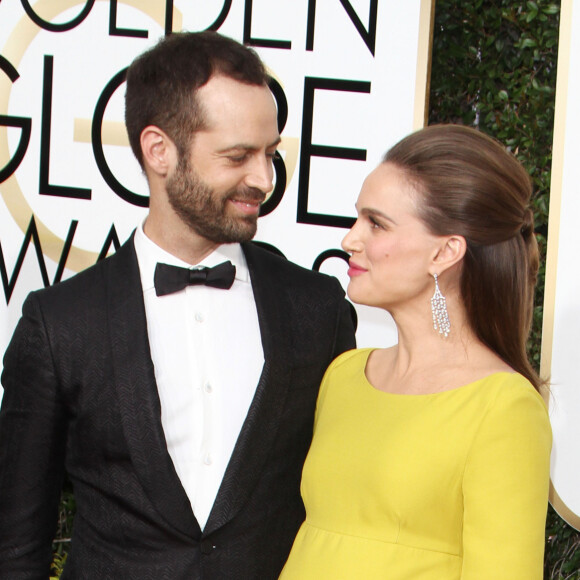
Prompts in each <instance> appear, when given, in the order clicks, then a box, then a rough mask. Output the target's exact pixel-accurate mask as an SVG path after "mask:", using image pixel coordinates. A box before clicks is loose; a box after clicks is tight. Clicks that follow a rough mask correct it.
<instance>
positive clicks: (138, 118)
mask: <svg viewBox="0 0 580 580" xmlns="http://www.w3.org/2000/svg"><path fill="white" fill-rule="evenodd" d="M214 75H224V76H226V77H229V78H231V79H234V80H236V81H239V82H242V83H246V84H250V85H266V84H267V82H268V75H267V73H266V70H265V67H264V65H263V63H262V61H261V60H260V58H259V56H258V55H257V54H256V53H255V52H254V51H253V50H252V49H250V48H248V47H246V46H243V45H242V44H240V43H239V42H236V41H235V40H233V39H231V38H228V37H226V36H222V35H220V34H218V33H216V32H210V31H205V32H180V33H174V34H171V35H169V36H166V37H164V38H162V39H161V40H160V41H159V42H158V43H157V44H156V45H155V46H154V47H153V48H151V49H149V50H148V51H146V52H144V53H143V54H141V55H140V56H138V57H137V58H136V59H135V60H134V61H133V63H132V64H131V65H130V66H129V68H128V70H127V89H126V94H125V123H126V125H127V133H128V135H129V143H130V144H131V148H132V149H133V153H134V154H135V156H136V157H137V160H138V161H139V163H140V164H141V167H143V152H142V151H141V144H140V138H141V133H142V131H143V129H145V127H147V126H149V125H155V126H156V127H159V128H160V129H162V130H163V131H164V132H165V133H167V135H168V136H169V138H170V139H171V140H172V141H173V142H174V143H175V145H176V147H177V150H178V152H179V155H180V156H183V155H185V154H187V153H188V151H189V147H190V144H191V141H192V136H193V134H194V132H195V131H198V130H200V129H202V128H203V127H204V123H205V118H204V112H203V110H201V108H200V104H199V102H198V99H197V97H196V92H197V89H199V88H201V87H203V86H204V85H205V84H206V83H207V82H208V81H209V80H210V78H211V77H212V76H214Z"/></svg>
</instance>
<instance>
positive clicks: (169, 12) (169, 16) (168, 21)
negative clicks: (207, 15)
mask: <svg viewBox="0 0 580 580" xmlns="http://www.w3.org/2000/svg"><path fill="white" fill-rule="evenodd" d="M231 7H232V0H225V1H224V5H223V6H222V11H221V12H220V13H219V16H218V17H217V18H216V19H215V20H214V22H213V24H211V25H210V26H208V27H207V28H206V30H213V31H214V32H215V31H217V30H219V29H220V27H221V25H222V24H223V23H224V22H225V20H226V18H227V16H228V14H229V13H230V8H231ZM172 31H173V0H165V34H171V32H172Z"/></svg>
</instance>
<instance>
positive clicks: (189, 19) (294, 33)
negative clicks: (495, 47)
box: [0, 0, 433, 353]
mask: <svg viewBox="0 0 580 580" xmlns="http://www.w3.org/2000/svg"><path fill="white" fill-rule="evenodd" d="M432 12H433V5H432V1H431V0H406V1H405V2H401V1H400V0H381V1H380V2H378V0H318V1H315V0H276V1H272V0H253V1H252V0H213V1H211V0H173V1H172V0H165V1H164V0H106V1H105V0H96V1H95V0H86V1H82V0H38V1H34V0H2V1H0V196H1V197H0V243H1V254H0V273H1V274H2V287H3V291H2V290H0V353H3V352H4V350H5V348H6V346H7V343H8V341H9V339H10V337H11V335H12V332H13V329H14V325H15V324H16V322H17V320H18V318H19V316H20V311H21V305H22V301H23V300H24V298H25V297H26V295H27V294H28V292H30V291H31V290H33V289H36V288H41V287H43V286H46V285H48V284H53V283H54V282H55V281H58V280H60V279H65V278H67V277H69V276H71V275H73V274H74V273H76V272H78V271H79V270H82V269H83V268H86V267H88V266H89V265H91V264H93V263H95V261H96V260H97V258H98V256H99V255H100V254H101V253H103V252H104V253H110V252H111V251H114V248H115V242H117V241H120V242H123V241H125V240H126V239H127V237H128V236H129V235H130V233H131V231H132V230H133V229H134V227H135V226H136V224H138V223H139V222H140V221H141V220H142V219H143V218H144V216H145V214H146V209H145V207H144V205H146V201H147V187H146V183H145V180H144V178H143V176H142V175H141V173H140V170H139V167H138V164H137V162H136V161H135V160H134V158H133V156H132V154H131V152H130V149H129V147H128V143H127V137H126V133H125V130H124V126H123V95H124V84H123V83H122V80H121V79H122V76H119V75H122V71H123V70H124V69H125V67H127V66H128V64H129V63H130V62H131V61H132V60H133V58H134V57H135V56H136V55H137V54H139V53H141V52H143V50H145V49H146V48H148V47H149V46H150V45H152V44H153V43H155V42H156V41H157V39H158V38H159V37H160V36H162V35H163V34H164V31H165V30H168V29H170V27H171V22H172V29H173V30H182V29H184V30H191V31H194V30H203V29H206V28H213V29H218V30H219V32H221V33H223V34H226V35H228V36H231V37H233V38H236V39H238V40H240V41H245V42H247V43H248V44H250V45H253V46H254V47H255V48H256V50H257V51H258V53H259V54H260V55H261V57H262V58H263V60H264V61H265V62H266V64H267V66H268V68H269V70H270V72H271V74H272V76H273V77H274V78H275V79H276V80H277V82H278V83H279V85H280V87H281V90H279V91H278V94H277V97H278V101H279V105H280V110H281V111H282V113H283V112H284V111H285V110H287V120H286V123H285V126H284V129H283V132H282V136H283V141H282V143H281V146H280V148H279V151H280V153H281V155H282V158H283V160H284V168H285V173H286V176H287V177H286V188H285V192H284V193H283V195H282V192H283V191H284V187H283V183H282V179H283V173H284V171H279V172H278V174H277V177H278V183H277V187H276V190H275V195H274V197H273V199H272V201H270V202H269V203H270V212H269V213H268V214H267V215H265V216H264V217H262V218H261V219H260V223H259V229H258V234H257V236H256V239H257V240H260V241H264V242H267V243H269V244H272V245H274V246H276V247H277V248H278V249H280V250H281V251H282V252H283V253H284V254H285V255H286V256H287V257H288V258H289V259H291V260H293V261H295V262H298V263H300V264H302V265H304V266H306V267H308V268H312V267H313V266H314V265H315V263H316V262H317V260H318V261H319V262H322V265H321V266H320V270H321V271H324V272H326V273H330V274H333V275H336V276H337V277H338V278H339V279H340V281H341V282H342V283H343V285H345V286H346V283H347V276H346V263H345V262H344V261H343V259H342V258H341V257H329V258H328V259H326V260H324V259H323V258H324V257H325V256H326V255H330V256H332V255H333V252H332V250H337V249H339V248H340V241H341V239H342V237H343V236H344V234H345V233H346V231H347V230H346V229H345V228H347V227H348V225H349V223H350V220H351V219H352V218H353V216H354V213H355V212H354V203H355V200H356V196H357V194H358V191H359V189H360V186H361V184H362V181H363V178H364V176H365V175H366V174H368V173H369V172H370V171H371V170H372V168H373V167H374V166H375V165H376V164H377V163H378V162H379V159H380V157H381V155H382V154H383V153H384V152H385V150H386V149H388V148H389V146H390V145H392V144H393V143H394V142H396V141H397V140H399V139H400V138H401V137H403V136H404V135H406V134H407V133H409V132H411V131H412V130H413V129H416V128H419V127H421V126H423V123H424V117H425V101H426V87H427V75H428V55H429V52H430V36H431V22H432ZM171 15H172V17H171ZM168 23H169V24H168ZM279 169H280V168H279ZM275 200H276V201H275ZM276 204H277V205H276ZM273 206H275V208H274V209H272V207H273ZM329 251H330V253H329V254H326V253H327V252H329ZM357 311H358V316H359V330H358V341H359V344H360V345H361V346H365V345H371V344H372V345H387V344H392V343H394V342H395V340H396V336H395V331H394V325H393V324H392V322H391V321H390V320H389V319H388V316H387V315H386V314H384V313H382V312H381V311H377V310H374V309H370V308H364V307H357Z"/></svg>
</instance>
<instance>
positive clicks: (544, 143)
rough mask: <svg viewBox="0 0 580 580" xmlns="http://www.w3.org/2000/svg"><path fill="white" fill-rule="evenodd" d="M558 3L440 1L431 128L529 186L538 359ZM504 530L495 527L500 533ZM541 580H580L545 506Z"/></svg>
mask: <svg viewBox="0 0 580 580" xmlns="http://www.w3.org/2000/svg"><path fill="white" fill-rule="evenodd" d="M559 14H560V3H559V2H549V1H536V2H531V1H529V2H514V1H509V0H495V1H490V0H486V1H485V2H484V1H483V0H475V1H471V2H466V1H465V0H437V2H436V8H435V25H434V32H433V57H432V58H433V61H432V70H431V87H430V95H429V124H433V123H463V124H465V125H471V126H475V127H478V128H479V129H480V130H482V131H484V132H485V133H488V134H489V135H492V136H494V137H496V138H498V139H499V140H500V141H502V142H503V143H504V144H506V145H507V146H509V147H510V148H511V150H512V151H513V152H514V153H515V154H516V155H517V157H518V158H519V159H520V161H521V162H522V163H523V164H524V165H525V167H526V168H527V169H528V171H529V173H530V175H531V176H532V178H533V181H534V188H535V194H534V200H533V205H534V213H535V220H536V232H537V238H538V242H539V244H540V249H541V253H542V264H541V268H540V276H539V281H538V289H537V293H536V306H535V312H534V327H533V331H532V336H531V339H530V341H529V345H528V346H529V351H530V356H531V358H532V360H533V362H534V363H535V364H536V366H539V362H540V342H541V324H542V303H543V294H544V273H545V255H546V253H545V251H546V235H547V225H548V206H549V198H550V170H551V162H552V133H553V126H554V98H555V87H556V65H557V52H558V30H559ZM500 533H501V530H498V534H500ZM545 579H546V580H552V579H554V580H555V579H558V580H564V579H566V580H580V533H578V532H577V531H576V530H574V529H573V528H571V527H570V526H568V525H567V524H566V523H565V522H564V521H563V520H561V519H560V518H559V517H558V515H557V514H556V513H555V512H554V511H553V510H552V509H551V508H550V509H549V512H548V523H547V527H546V561H545Z"/></svg>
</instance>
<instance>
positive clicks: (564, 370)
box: [542, 0, 580, 530]
mask: <svg viewBox="0 0 580 580" xmlns="http://www.w3.org/2000/svg"><path fill="white" fill-rule="evenodd" d="M561 10H562V12H561V17H560V23H561V24H560V44H559V49H558V80H557V87H556V122H555V127H554V150H553V151H554V155H553V163H552V184H551V193H550V222H549V228H548V259H547V266H546V294H545V303H544V326H543V330H542V375H543V376H544V377H548V378H549V379H550V381H551V394H550V396H549V401H548V403H549V406H550V419H551V421H552V429H553V432H554V447H553V450H552V489H551V492H550V493H551V497H550V501H551V503H552V505H553V506H554V508H555V509H556V511H557V512H558V513H559V514H560V515H561V516H562V517H563V518H564V519H565V520H566V521H567V522H568V523H569V524H570V525H572V526H574V527H575V528H576V529H578V530H580V451H579V449H578V445H579V441H580V422H579V421H578V418H579V417H580V366H579V365H578V361H579V358H580V258H579V256H578V254H579V252H578V250H579V249H580V247H579V244H578V227H579V224H580V189H579V188H580V185H579V184H580V165H579V163H578V158H579V157H580V139H579V135H580V110H579V109H578V103H579V102H580V2H578V0H576V1H575V0H562V5H561Z"/></svg>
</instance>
